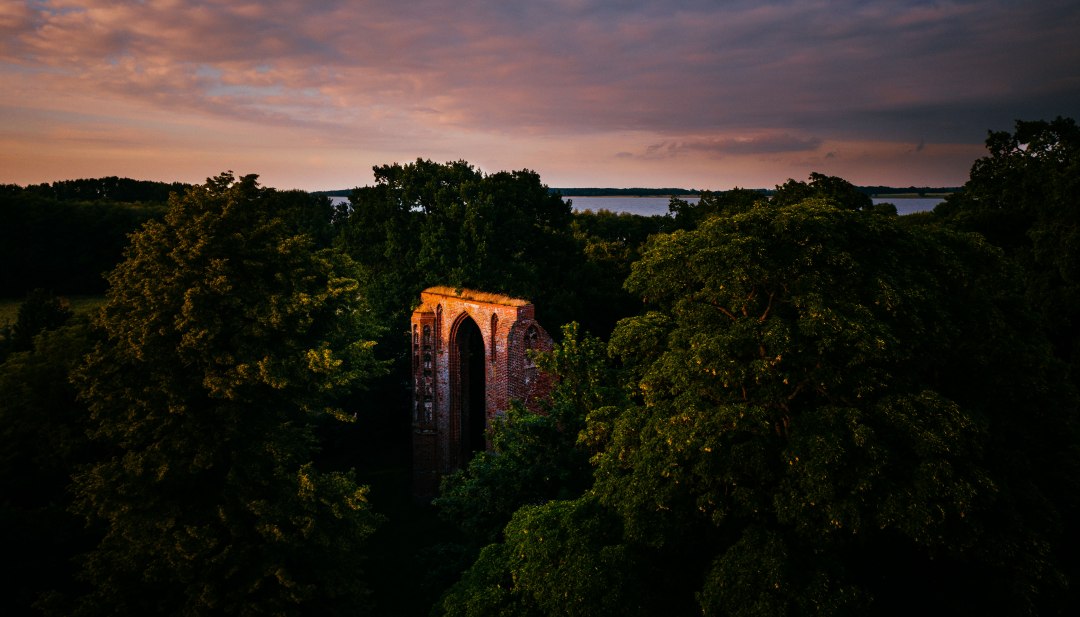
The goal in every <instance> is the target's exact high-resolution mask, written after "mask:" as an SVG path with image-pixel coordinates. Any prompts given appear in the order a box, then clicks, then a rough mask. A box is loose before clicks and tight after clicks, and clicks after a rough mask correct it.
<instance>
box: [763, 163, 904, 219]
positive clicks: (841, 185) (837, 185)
mask: <svg viewBox="0 0 1080 617" xmlns="http://www.w3.org/2000/svg"><path fill="white" fill-rule="evenodd" d="M807 199H826V200H828V201H830V202H831V203H832V204H833V205H835V206H836V207H838V208H841V209H845V210H877V211H881V212H883V213H890V212H891V213H892V214H896V208H895V207H892V206H889V205H886V204H882V205H881V206H875V205H874V200H873V199H871V198H870V195H869V194H867V193H865V192H863V191H861V190H859V188H858V187H856V186H855V185H853V184H852V183H850V182H848V181H847V180H844V179H843V178H837V177H836V176H826V175H825V174H820V173H817V172H813V173H811V174H810V181H809V182H798V181H795V180H788V181H787V182H785V183H783V184H781V185H780V186H777V187H776V192H774V193H773V196H772V199H771V200H770V202H771V203H772V204H773V205H776V206H790V205H794V204H797V203H799V202H801V201H805V200H807Z"/></svg>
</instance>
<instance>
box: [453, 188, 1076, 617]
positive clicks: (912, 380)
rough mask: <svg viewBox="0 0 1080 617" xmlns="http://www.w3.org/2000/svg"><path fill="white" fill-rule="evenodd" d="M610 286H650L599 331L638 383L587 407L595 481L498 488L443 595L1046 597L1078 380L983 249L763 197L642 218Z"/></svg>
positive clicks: (709, 600)
mask: <svg viewBox="0 0 1080 617" xmlns="http://www.w3.org/2000/svg"><path fill="white" fill-rule="evenodd" d="M627 287H628V289H630V290H631V291H632V292H634V293H635V294H637V295H639V296H640V297H642V298H645V299H646V300H647V302H648V303H649V305H650V308H651V310H649V311H648V312H646V313H644V314H642V315H640V316H638V317H633V318H629V319H626V320H623V321H622V322H620V324H619V326H618V327H617V328H616V330H615V332H614V333H613V336H612V340H611V343H610V349H611V351H612V352H613V353H615V354H617V356H618V357H619V358H620V359H621V360H622V362H623V364H624V367H625V370H626V371H627V375H628V376H629V377H630V378H631V380H632V383H633V384H635V389H636V395H635V402H634V403H633V404H621V405H616V406H607V407H602V408H599V409H596V410H594V411H593V412H591V413H590V415H589V416H588V418H587V425H586V428H585V430H584V431H583V432H582V442H583V443H584V444H588V445H589V446H590V447H592V448H594V449H595V451H596V454H595V456H594V457H593V463H594V464H595V466H596V468H595V474H594V477H595V483H594V485H593V487H592V488H591V489H590V490H589V491H587V492H586V493H585V494H584V495H583V496H582V497H580V498H578V499H575V500H573V501H568V502H567V501H553V502H550V503H548V504H546V505H541V506H537V507H526V508H524V509H522V510H519V511H518V512H517V513H516V514H515V515H514V517H513V518H512V520H511V523H510V524H509V525H508V526H507V528H506V530H505V540H504V544H503V545H501V546H499V545H496V546H495V547H494V548H493V547H488V548H487V549H485V552H484V553H483V556H482V558H481V560H480V561H478V562H477V564H476V565H475V566H474V570H471V571H470V572H469V573H467V574H466V576H465V577H463V579H462V581H461V583H459V584H458V586H456V587H455V588H454V589H453V590H452V591H451V593H450V594H449V595H448V597H447V600H446V601H445V602H444V604H443V607H444V609H445V610H447V611H451V604H452V603H458V604H463V605H466V606H468V605H470V603H471V602H473V601H474V600H476V601H477V602H479V601H480V600H481V599H484V601H483V602H481V603H480V604H477V606H483V607H484V610H483V611H478V612H476V613H473V614H498V612H497V610H496V609H498V610H510V609H511V608H512V607H518V608H520V607H525V608H527V609H528V610H532V611H536V612H537V613H538V614H570V613H573V614H610V613H612V612H616V613H620V614H621V613H630V614H633V613H635V612H641V613H644V614H672V615H677V614H694V613H698V612H701V611H704V612H706V613H707V614H725V613H733V614H747V615H750V614H754V615H758V614H775V615H782V614H790V613H810V614H819V613H825V614H841V613H850V614H867V613H877V614H892V613H898V614H899V613H904V612H908V611H911V610H915V609H916V604H915V603H916V602H917V603H918V604H919V605H923V604H924V603H926V602H931V603H934V604H935V605H937V606H939V607H940V608H942V609H943V610H954V611H968V610H974V611H977V612H993V611H1007V612H1010V613H1025V612H1026V613H1032V612H1036V611H1038V610H1039V609H1040V608H1047V607H1052V606H1054V605H1055V602H1056V601H1057V599H1058V598H1059V597H1060V596H1058V595H1057V594H1060V592H1061V591H1062V588H1063V578H1062V574H1061V570H1060V565H1061V564H1060V562H1059V561H1058V558H1057V556H1055V555H1054V552H1053V547H1054V545H1055V543H1056V542H1058V541H1060V539H1061V524H1062V522H1063V518H1062V517H1063V516H1064V515H1065V514H1066V513H1067V512H1068V509H1067V508H1063V506H1062V500H1060V499H1056V495H1057V494H1058V493H1059V492H1060V493H1062V494H1067V495H1075V494H1077V490H1076V480H1075V477H1076V476H1075V470H1076V468H1077V467H1076V466H1077V460H1078V458H1077V455H1076V454H1077V453H1076V448H1075V442H1076V435H1077V433H1076V431H1075V428H1076V423H1075V416H1076V401H1075V398H1074V396H1073V394H1072V393H1071V392H1070V391H1068V389H1066V388H1062V387H1061V384H1060V382H1059V381H1058V379H1059V377H1060V375H1061V374H1062V373H1061V371H1060V367H1058V366H1056V365H1055V363H1054V361H1053V359H1052V357H1051V356H1050V354H1049V348H1048V346H1047V343H1046V341H1045V339H1042V338H1040V335H1039V332H1038V330H1037V327H1036V323H1035V321H1034V320H1033V319H1032V317H1031V316H1030V314H1029V313H1028V309H1027V307H1026V306H1025V304H1024V302H1023V295H1022V293H1021V291H1020V288H1019V282H1018V278H1017V277H1016V276H1015V273H1014V271H1013V270H1012V269H1011V268H1010V266H1009V264H1008V262H1006V261H1005V260H1004V259H1003V258H1002V256H1001V254H1000V253H999V252H998V251H996V250H995V249H993V248H992V247H990V246H989V245H988V244H986V243H985V242H983V241H982V240H981V239H980V238H978V237H977V236H972V235H964V234H957V233H954V232H950V231H946V230H942V229H939V228H937V227H934V226H926V225H923V226H916V225H905V224H902V223H901V222H900V219H899V217H896V216H894V215H891V214H888V213H884V212H880V211H875V210H873V209H871V210H862V209H856V208H852V207H847V206H843V207H838V205H837V204H836V202H834V201H832V200H829V199H820V198H815V199H809V200H805V201H801V202H798V203H795V204H792V205H779V204H765V203H762V204H760V205H757V206H754V207H750V208H749V209H746V210H744V211H739V212H734V213H729V214H721V215H718V216H712V217H709V218H706V219H704V220H703V221H702V222H701V223H700V225H699V226H698V228H697V229H696V230H693V231H677V232H674V233H672V234H668V235H658V236H655V237H654V238H653V239H652V240H651V241H650V243H649V244H648V246H647V248H646V250H645V252H644V255H643V257H642V259H641V260H640V261H639V262H637V263H635V264H634V267H633V272H632V274H631V276H630V277H629V279H628V280H627ZM1054 431H1057V435H1053V432H1054ZM581 547H588V548H584V549H582V548H581ZM916 599H917V600H916Z"/></svg>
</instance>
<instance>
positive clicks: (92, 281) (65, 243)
mask: <svg viewBox="0 0 1080 617" xmlns="http://www.w3.org/2000/svg"><path fill="white" fill-rule="evenodd" d="M164 213H165V208H164V206H163V205H162V204H160V203H152V204H131V203H119V202H112V201H61V200H60V199H57V198H55V197H52V196H47V195H38V194H35V193H34V192H31V191H24V192H15V193H10V194H3V193H0V264H3V265H4V267H3V268H0V296H2V297H18V296H22V295H24V294H26V293H28V292H30V291H31V290H33V289H35V288H46V289H51V290H53V291H55V292H57V293H62V294H99V293H101V292H103V291H104V290H105V280H104V278H103V277H102V275H103V273H105V272H107V271H108V270H111V269H112V268H113V267H114V266H115V265H116V264H117V263H118V262H119V261H120V260H121V259H122V256H123V250H124V246H125V245H126V244H127V236H128V234H130V233H131V232H133V231H135V230H136V229H138V228H139V227H140V226H141V225H142V224H143V223H144V222H146V221H148V220H151V219H158V218H160V217H161V216H163V215H164Z"/></svg>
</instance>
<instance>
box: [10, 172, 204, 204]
mask: <svg viewBox="0 0 1080 617" xmlns="http://www.w3.org/2000/svg"><path fill="white" fill-rule="evenodd" d="M190 187H191V185H190V184H184V183H182V182H153V181H151V180H132V179H131V178H118V177H116V176H109V177H106V178H82V179H79V180H60V181H58V182H53V183H51V184H44V183H43V184H31V185H29V186H26V187H25V188H24V187H21V186H19V185H17V184H4V185H0V193H2V194H3V195H19V194H30V195H37V196H39V197H48V198H51V199H56V200H59V201H118V202H122V203H138V202H155V203H165V202H166V201H168V200H169V193H183V192H184V191H185V190H187V189H188V188H190Z"/></svg>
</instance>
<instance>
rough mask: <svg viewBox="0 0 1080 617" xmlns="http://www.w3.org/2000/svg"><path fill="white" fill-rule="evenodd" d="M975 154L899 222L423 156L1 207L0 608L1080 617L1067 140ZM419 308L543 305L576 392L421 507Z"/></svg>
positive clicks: (513, 422)
mask: <svg viewBox="0 0 1080 617" xmlns="http://www.w3.org/2000/svg"><path fill="white" fill-rule="evenodd" d="M986 148H987V152H986V154H985V156H983V157H982V158H980V159H979V160H977V161H976V162H975V163H974V165H973V166H972V168H971V172H970V177H969V179H968V180H967V182H966V183H965V184H964V185H963V186H962V187H960V188H959V190H957V191H955V192H952V193H950V194H949V195H948V197H947V198H946V199H945V201H944V202H943V203H942V204H941V205H939V206H938V207H937V208H936V209H935V210H934V211H932V212H924V213H917V214H910V215H905V216H898V215H897V213H896V209H895V208H894V207H892V206H890V205H888V204H879V205H875V204H874V203H873V202H872V201H871V199H870V197H869V195H868V194H867V193H866V192H865V191H864V190H860V189H859V188H857V187H855V186H853V185H852V184H851V183H849V182H848V181H846V180H844V179H842V178H838V177H833V176H827V175H824V174H820V173H811V174H810V175H809V177H808V180H806V181H802V180H788V181H787V182H785V183H784V184H781V185H778V186H776V187H775V190H770V191H768V192H762V191H759V190H749V189H732V190H729V191H716V192H708V191H705V192H702V193H701V198H700V201H698V202H696V203H691V202H689V201H685V200H682V199H679V198H678V197H672V198H671V201H670V206H669V213H668V214H667V215H663V216H652V217H644V216H637V215H631V214H615V213H611V212H606V211H600V212H572V211H571V208H570V206H569V205H568V204H567V202H566V201H564V200H563V199H562V197H561V196H560V195H559V194H558V193H557V192H552V191H550V190H549V187H547V186H546V185H545V184H544V183H543V182H542V181H541V178H540V177H539V175H538V174H537V173H535V172H533V171H530V170H520V171H499V172H493V173H486V172H483V171H481V170H479V169H477V168H475V167H474V166H472V165H471V164H469V163H468V162H465V161H453V162H448V163H437V162H433V161H430V160H423V159H420V160H416V161H415V162H412V163H407V164H399V163H394V164H387V165H383V166H378V167H376V168H375V169H374V177H375V181H374V183H373V184H371V185H369V186H363V187H358V188H356V189H354V190H352V191H351V194H350V195H349V201H348V203H347V204H340V205H335V203H334V202H332V201H331V200H330V199H329V198H328V197H327V196H326V195H321V194H311V193H307V192H303V191H281V190H277V189H274V188H270V187H265V186H262V185H261V184H260V182H259V181H258V177H257V176H256V175H243V176H238V175H236V174H234V173H233V172H223V173H221V174H220V175H218V176H215V177H212V178H208V179H207V181H206V182H205V183H204V184H200V185H186V184H180V183H173V184H164V183H153V182H140V181H134V180H127V179H120V178H102V179H97V180H76V181H61V182H55V183H52V184H43V185H37V186H30V187H20V186H16V185H5V186H0V221H2V222H0V262H2V263H3V264H4V267H3V268H0V298H11V299H18V308H17V311H16V312H15V313H14V314H13V317H12V319H10V320H9V321H7V322H3V321H2V320H0V440H2V441H0V480H2V486H3V489H4V490H3V491H2V494H0V545H2V546H4V547H5V548H4V555H5V561H6V562H7V563H8V568H7V571H8V573H7V574H6V575H5V576H4V591H3V593H2V594H0V612H2V613H3V614H4V615H24V614H26V615H38V614H44V615H264V614H273V615H357V614H372V615H445V616H462V617H464V616H469V617H481V616H509V615H521V616H543V615H571V616H592V615H613V614H614V615H630V616H633V615H640V616H647V615H664V616H668V615H702V614H704V615H746V616H756V615H819V614H827V615H834V614H855V615H908V614H913V613H914V614H918V613H926V612H930V611H933V612H935V613H944V614H948V613H954V614H994V615H998V614H1002V615H1005V614H1007V615H1055V614H1062V615H1075V614H1080V593H1078V591H1077V587H1078V586H1080V554H1078V553H1077V551H1076V550H1075V547H1076V546H1080V537H1077V536H1078V530H1077V527H1076V525H1075V523H1070V521H1077V520H1080V394H1078V392H1080V255H1078V254H1077V253H1078V252H1080V127H1077V125H1076V123H1075V121H1074V120H1072V119H1069V118H1060V117H1059V118H1057V119H1055V120H1052V121H1041V120H1039V121H1017V123H1016V125H1015V129H1014V130H1013V131H1012V132H990V133H989V135H988V138H987V140H986ZM433 285H443V286H448V287H454V288H470V289H478V290H483V291H487V292H493V293H500V294H507V295H510V296H513V297H519V298H527V299H529V300H531V301H532V302H533V303H534V304H535V306H536V308H537V318H538V319H539V320H540V322H541V323H542V324H543V325H544V327H545V328H546V329H547V331H548V332H550V333H552V334H553V335H554V336H555V339H556V341H555V346H554V350H553V351H552V352H550V353H546V354H541V355H538V356H536V357H535V361H536V363H537V365H538V366H539V367H540V368H541V369H542V370H543V371H545V372H546V373H547V374H548V375H550V376H552V378H553V383H554V387H553V389H552V391H551V393H550V395H549V397H548V398H547V400H545V401H544V402H543V408H542V409H541V410H539V411H530V410H529V409H526V408H525V407H524V406H522V405H518V404H514V405H512V406H511V408H510V409H507V410H505V413H503V414H502V415H500V416H499V418H498V419H497V421H496V422H494V423H493V424H492V426H490V427H489V428H488V431H489V436H490V443H491V447H490V448H489V449H488V450H487V451H482V452H478V453H477V454H476V455H475V456H474V457H473V458H472V459H471V461H470V462H469V464H468V465H467V466H466V468H464V469H461V470H460V471H458V472H456V473H455V474H453V475H450V476H447V477H445V478H443V479H442V484H441V490H440V494H439V496H438V497H437V498H436V499H435V500H434V501H433V502H431V503H416V502H414V500H413V499H412V496H411V494H410V451H409V448H410V432H411V430H412V427H411V424H410V422H411V416H410V413H409V400H410V396H411V393H410V391H409V385H408V384H409V383H410V361H409V344H410V343H409V336H408V333H407V328H408V324H409V316H410V314H411V312H412V310H413V308H414V306H415V303H416V302H417V301H418V300H419V293H420V291H421V290H423V289H425V288H427V287H430V286H433ZM75 296H91V297H94V298H96V300H95V302H93V303H92V305H93V308H92V309H91V310H73V308H72V307H73V305H72V303H71V301H70V298H72V297H75Z"/></svg>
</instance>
